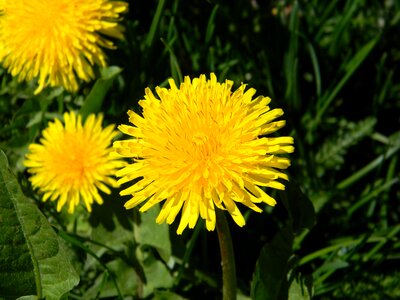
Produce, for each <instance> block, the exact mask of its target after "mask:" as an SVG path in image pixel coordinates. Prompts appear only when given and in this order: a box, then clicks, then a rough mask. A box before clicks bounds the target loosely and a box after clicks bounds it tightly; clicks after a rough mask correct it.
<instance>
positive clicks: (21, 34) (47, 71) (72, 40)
mask: <svg viewBox="0 0 400 300" xmlns="http://www.w3.org/2000/svg"><path fill="white" fill-rule="evenodd" d="M127 8H128V4H127V3H125V2H121V1H109V0H1V1H0V61H2V63H3V66H4V67H5V68H7V69H8V70H9V72H10V73H11V74H12V75H13V76H17V77H18V78H19V80H31V79H33V78H38V84H39V86H38V88H37V89H36V91H35V93H36V94H37V93H39V92H40V91H41V90H42V89H43V88H44V87H46V86H48V85H50V86H64V87H65V88H66V89H67V90H69V91H76V90H77V89H78V80H77V78H79V79H82V80H85V81H89V80H91V79H93V78H94V72H93V65H95V64H97V65H99V66H102V67H103V66H105V65H106V56H105V54H104V52H103V50H102V49H101V47H105V48H114V44H113V43H112V42H111V41H110V40H108V39H106V38H105V36H109V37H115V38H122V33H121V27H120V26H119V25H118V23H117V21H118V20H119V18H120V14H121V13H123V12H125V11H126V10H127Z"/></svg>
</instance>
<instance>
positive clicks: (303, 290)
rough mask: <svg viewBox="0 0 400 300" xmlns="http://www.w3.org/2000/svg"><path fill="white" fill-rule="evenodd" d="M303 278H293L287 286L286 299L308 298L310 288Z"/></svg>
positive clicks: (305, 299) (299, 299)
mask: <svg viewBox="0 0 400 300" xmlns="http://www.w3.org/2000/svg"><path fill="white" fill-rule="evenodd" d="M302 279H303V278H300V279H299V280H293V281H292V283H291V284H290V288H289V295H288V296H289V297H288V300H310V299H311V295H310V290H309V287H308V286H307V285H306V284H305V282H304V280H302Z"/></svg>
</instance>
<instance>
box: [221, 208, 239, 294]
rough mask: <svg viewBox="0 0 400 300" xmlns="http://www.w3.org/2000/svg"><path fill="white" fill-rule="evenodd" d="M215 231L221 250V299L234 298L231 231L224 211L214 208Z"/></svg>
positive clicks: (234, 276)
mask: <svg viewBox="0 0 400 300" xmlns="http://www.w3.org/2000/svg"><path fill="white" fill-rule="evenodd" d="M216 214H217V233H218V240H219V248H220V251H221V265H222V281H223V287H222V295H223V300H235V299H236V268H235V256H234V254H233V245H232V238H231V233H230V231H229V226H228V222H227V221H226V217H225V214H224V211H222V210H220V209H216Z"/></svg>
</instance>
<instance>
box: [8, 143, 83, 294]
mask: <svg viewBox="0 0 400 300" xmlns="http://www.w3.org/2000/svg"><path fill="white" fill-rule="evenodd" d="M0 190H1V193H0V231H1V235H0V296H1V297H13V298H15V297H20V296H24V295H36V296H38V297H39V298H46V299H47V300H51V299H60V298H61V297H62V295H63V294H65V293H67V292H68V291H70V290H71V289H72V288H73V287H74V286H75V285H76V284H77V283H78V282H79V277H78V275H77V274H76V271H75V269H74V268H73V266H72V264H71V262H70V260H69V257H68V255H67V250H66V249H65V248H64V245H63V244H62V243H61V242H60V240H59V238H58V236H57V234H56V233H55V232H54V231H53V229H52V228H51V226H50V224H49V223H48V222H47V220H46V218H45V217H44V216H43V215H42V213H41V212H40V211H39V209H38V208H37V207H36V206H35V205H34V204H33V203H32V202H30V200H29V199H28V198H26V197H25V196H24V195H23V193H22V191H21V189H20V187H19V185H18V182H17V180H16V178H15V177H14V175H13V174H12V173H11V171H10V169H9V166H8V162H7V158H6V156H5V154H4V153H3V152H2V151H1V150H0Z"/></svg>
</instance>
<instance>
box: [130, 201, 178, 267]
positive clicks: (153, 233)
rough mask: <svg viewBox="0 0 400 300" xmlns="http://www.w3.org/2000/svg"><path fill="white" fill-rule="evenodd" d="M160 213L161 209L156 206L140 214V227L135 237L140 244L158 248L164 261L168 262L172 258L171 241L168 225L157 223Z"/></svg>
mask: <svg viewBox="0 0 400 300" xmlns="http://www.w3.org/2000/svg"><path fill="white" fill-rule="evenodd" d="M159 212H160V208H159V207H158V206H154V207H153V208H152V209H150V210H148V211H147V212H145V213H141V214H140V224H139V225H140V226H138V225H136V226H135V237H136V241H137V242H138V243H139V244H141V245H148V246H152V247H154V248H156V249H157V251H158V253H159V254H160V256H161V257H162V259H163V260H164V261H165V262H167V261H168V260H169V258H170V256H171V241H170V239H169V230H168V225H167V224H165V223H163V224H157V223H156V218H157V215H158V213H159Z"/></svg>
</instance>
